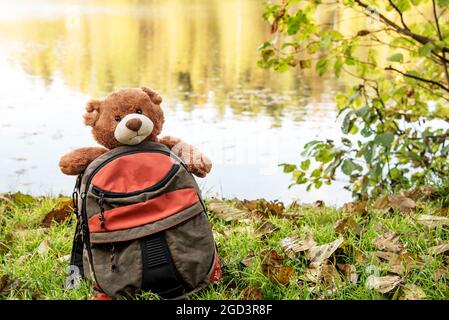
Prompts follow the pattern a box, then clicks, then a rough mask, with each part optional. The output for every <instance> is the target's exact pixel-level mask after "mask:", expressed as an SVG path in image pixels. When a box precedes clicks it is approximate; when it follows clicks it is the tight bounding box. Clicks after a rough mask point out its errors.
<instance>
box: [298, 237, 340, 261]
mask: <svg viewBox="0 0 449 320" xmlns="http://www.w3.org/2000/svg"><path fill="white" fill-rule="evenodd" d="M343 240H344V239H343V237H340V238H338V239H337V240H335V241H332V242H330V243H327V244H323V245H319V246H313V247H311V248H310V249H309V250H308V251H307V254H306V256H307V258H308V259H309V260H310V264H311V265H319V264H322V263H323V262H324V261H325V260H327V259H328V258H329V257H330V256H331V255H332V254H333V253H334V252H335V250H337V248H338V247H339V246H340V244H342V243H343Z"/></svg>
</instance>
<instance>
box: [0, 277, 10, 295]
mask: <svg viewBox="0 0 449 320" xmlns="http://www.w3.org/2000/svg"><path fill="white" fill-rule="evenodd" d="M8 280H9V276H8V275H7V274H4V275H2V276H1V277H0V292H1V291H3V290H4V289H5V288H6V286H7V285H8Z"/></svg>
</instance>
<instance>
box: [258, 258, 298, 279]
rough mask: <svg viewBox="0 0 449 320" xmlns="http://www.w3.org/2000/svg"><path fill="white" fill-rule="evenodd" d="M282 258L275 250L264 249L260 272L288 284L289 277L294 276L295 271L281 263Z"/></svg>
mask: <svg viewBox="0 0 449 320" xmlns="http://www.w3.org/2000/svg"><path fill="white" fill-rule="evenodd" d="M283 260H284V258H282V257H281V256H280V255H279V253H277V252H276V251H275V250H269V251H265V252H264V253H263V260H262V272H263V273H264V274H265V275H267V276H268V277H269V278H270V279H272V280H274V281H276V282H278V283H280V284H283V285H288V284H289V283H290V279H291V278H292V277H293V276H294V274H295V271H294V270H293V268H291V267H289V266H285V265H284V264H283Z"/></svg>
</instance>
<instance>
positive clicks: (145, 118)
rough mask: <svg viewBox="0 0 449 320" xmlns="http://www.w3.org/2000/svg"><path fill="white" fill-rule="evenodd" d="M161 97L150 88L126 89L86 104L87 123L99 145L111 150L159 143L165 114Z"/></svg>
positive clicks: (85, 119) (85, 120)
mask: <svg viewBox="0 0 449 320" xmlns="http://www.w3.org/2000/svg"><path fill="white" fill-rule="evenodd" d="M161 102H162V98H161V97H160V95H159V94H158V93H157V92H155V91H153V90H151V89H149V88H147V87H141V88H126V89H120V90H117V91H114V92H112V93H110V94H109V95H108V96H106V98H104V99H101V100H97V99H93V100H90V101H89V102H88V103H87V106H86V111H87V112H86V114H85V115H84V123H85V124H86V125H88V126H90V127H92V134H93V135H94V138H95V140H97V142H98V143H100V144H101V145H103V146H104V147H106V148H108V149H113V148H116V147H118V146H122V145H136V144H139V143H141V142H142V141H144V140H146V141H148V140H149V141H156V140H157V136H158V134H159V133H160V132H161V131H162V125H163V123H164V113H163V111H162V109H161V107H160V104H161Z"/></svg>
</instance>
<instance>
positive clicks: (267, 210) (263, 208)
mask: <svg viewBox="0 0 449 320" xmlns="http://www.w3.org/2000/svg"><path fill="white" fill-rule="evenodd" d="M242 205H243V206H244V207H245V208H247V209H248V210H249V211H251V212H252V213H258V214H261V215H264V216H265V217H268V215H270V214H271V215H277V216H281V215H282V214H283V213H284V209H285V207H284V204H283V203H282V202H279V201H277V200H274V201H267V200H265V199H257V200H246V199H245V200H243V202H242Z"/></svg>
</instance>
